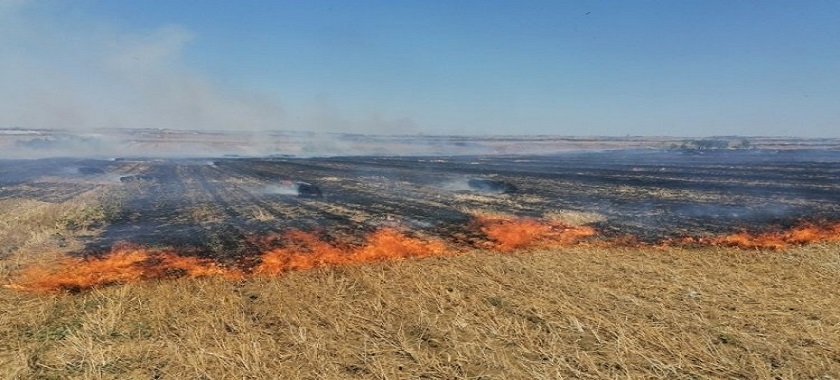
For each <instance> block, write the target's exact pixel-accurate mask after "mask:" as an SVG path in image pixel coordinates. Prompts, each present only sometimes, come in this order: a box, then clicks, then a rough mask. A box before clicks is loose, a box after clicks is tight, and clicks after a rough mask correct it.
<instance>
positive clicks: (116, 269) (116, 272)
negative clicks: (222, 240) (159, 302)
mask: <svg viewBox="0 0 840 380" xmlns="http://www.w3.org/2000/svg"><path fill="white" fill-rule="evenodd" d="M203 276H223V277H226V278H231V279H233V278H240V277H242V272H240V271H238V270H236V269H228V268H224V267H222V266H221V265H219V264H217V263H215V262H213V261H211V260H206V259H200V258H196V257H188V256H179V255H178V254H176V253H175V252H170V251H154V250H149V249H146V248H143V247H139V246H129V245H121V246H118V247H115V248H114V249H112V251H111V252H110V253H108V254H107V255H105V256H103V257H97V258H88V259H76V258H66V259H64V260H62V261H60V262H59V263H57V264H55V265H50V266H47V265H36V266H33V267H29V268H27V269H26V270H24V271H23V272H22V273H21V275H20V276H19V278H18V281H17V282H16V284H15V287H16V288H23V289H28V290H33V291H36V292H47V291H53V290H69V291H80V290H85V289H89V288H92V287H95V286H99V285H109V284H123V283H129V282H137V281H142V280H147V279H154V278H171V277H203Z"/></svg>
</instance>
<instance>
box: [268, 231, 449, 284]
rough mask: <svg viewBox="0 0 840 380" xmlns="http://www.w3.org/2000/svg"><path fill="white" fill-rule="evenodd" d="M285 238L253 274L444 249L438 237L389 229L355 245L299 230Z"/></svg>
mask: <svg viewBox="0 0 840 380" xmlns="http://www.w3.org/2000/svg"><path fill="white" fill-rule="evenodd" d="M287 238H288V241H289V243H290V244H289V246H287V247H284V248H277V249H273V250H270V251H268V252H266V253H265V254H264V255H263V256H262V262H261V263H260V264H259V265H258V266H257V267H256V268H255V269H254V273H255V274H260V275H276V274H281V273H283V272H287V271H290V270H306V269H313V268H320V267H324V266H329V265H344V264H351V263H366V262H371V261H379V260H388V259H402V258H408V257H429V256H439V255H443V254H445V253H447V252H448V251H447V246H446V244H444V243H443V242H442V241H440V240H437V239H428V240H423V239H419V238H413V237H409V236H406V235H405V234H403V233H401V232H399V231H396V230H394V229H390V228H386V229H382V230H379V231H376V232H374V233H373V234H372V235H371V236H370V237H368V239H367V242H366V243H365V244H364V245H362V246H361V247H356V248H352V247H349V248H342V247H339V246H337V245H333V244H329V243H327V242H324V241H322V240H320V239H319V238H318V237H317V236H316V235H314V234H311V233H307V232H301V231H293V232H290V233H289V234H287Z"/></svg>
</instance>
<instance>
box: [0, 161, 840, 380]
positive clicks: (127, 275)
mask: <svg viewBox="0 0 840 380" xmlns="http://www.w3.org/2000/svg"><path fill="white" fill-rule="evenodd" d="M0 210H2V220H0V232H2V236H3V237H2V241H0V275H2V276H3V281H4V284H5V286H4V287H3V288H2V289H0V295H2V300H0V301H2V303H3V304H4V306H5V307H4V308H2V309H3V311H2V312H0V341H2V342H3V343H0V352H3V354H0V369H2V371H3V373H6V374H9V375H10V376H11V377H12V378H146V379H148V378H207V379H213V378H231V377H236V378H240V377H241V378H265V377H267V376H268V377H275V376H282V377H292V378H562V377H569V378H618V377H622V378H624V377H653V378H702V377H725V378H757V377H758V378H764V377H781V378H834V377H836V374H837V373H840V346H838V344H837V342H840V320H838V319H837V316H838V315H840V307H838V304H837V303H836V302H835V300H836V299H837V298H838V297H840V293H838V289H840V288H838V287H837V278H838V275H840V255H838V253H837V252H838V248H837V241H838V240H840V239H838V237H840V227H838V226H840V225H838V221H840V152H838V151H835V150H792V149H782V150H777V149H743V150H709V151H697V150H657V149H643V150H614V151H591V152H572V153H562V154H552V155H509V156H508V155H476V156H410V157H409V156H341V157H316V158H295V157H208V158H189V159H175V158H140V157H124V158H123V157H120V158H109V159H81V158H62V159H56V158H50V159H27V160H3V161H2V162H0ZM348 264H349V265H348ZM303 269H311V270H303ZM832 376H834V377H832Z"/></svg>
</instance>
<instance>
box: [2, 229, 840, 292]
mask: <svg viewBox="0 0 840 380" xmlns="http://www.w3.org/2000/svg"><path fill="white" fill-rule="evenodd" d="M466 227H467V229H466V230H465V231H470V233H469V234H467V235H471V236H465V235H464V234H463V233H461V234H460V236H453V237H450V238H449V239H442V238H433V237H423V236H412V234H411V233H409V232H404V231H400V230H398V229H394V228H382V229H379V230H376V231H374V232H373V233H371V234H370V235H369V236H368V237H367V238H366V240H365V241H364V243H362V244H350V243H346V242H329V241H325V240H324V239H322V238H321V237H319V236H318V234H316V233H312V232H304V231H291V232H288V233H286V234H285V235H283V236H282V237H281V238H280V239H279V240H280V241H282V244H283V245H282V246H280V247H276V248H271V249H267V250H266V251H265V252H263V253H262V254H261V255H260V257H259V260H258V261H257V262H256V264H253V265H248V264H246V263H242V265H239V266H231V265H223V264H220V263H218V262H216V261H213V260H210V259H204V258H197V257H191V256H183V255H181V254H179V252H178V251H177V250H174V249H151V248H147V247H142V246H137V245H131V244H122V245H119V246H115V247H114V248H112V250H111V251H110V252H109V253H107V254H105V255H104V256H100V257H92V258H87V259H78V258H66V259H64V260H62V261H60V262H58V263H55V264H53V265H37V266H33V267H29V268H26V269H24V270H23V271H22V272H21V273H20V274H19V275H18V276H17V278H16V280H15V281H14V282H13V283H12V284H10V285H7V287H10V288H13V289H18V290H23V291H30V292H38V293H46V292H55V291H70V292H79V291H84V290H87V289H91V288H95V287H99V286H106V285H112V284H123V283H135V282H141V281H147V280H156V279H167V278H180V277H188V278H195V277H211V276H212V277H223V278H226V279H231V280H237V279H242V278H245V277H249V276H277V275H282V274H284V273H287V272H290V271H300V270H310V269H316V268H323V267H330V266H341V265H353V264H364V263H370V262H376V261H387V260H401V259H411V258H426V257H435V256H445V255H457V254H461V253H466V252H470V251H475V250H476V249H482V250H486V251H490V252H497V253H498V252H515V251H525V250H533V249H541V248H542V249H552V248H555V249H556V248H561V247H569V246H575V245H591V246H599V247H621V246H632V247H636V248H645V247H647V248H650V249H659V248H663V247H665V248H667V247H674V246H681V247H698V246H706V247H708V246H717V247H734V248H740V249H762V250H781V249H786V248H789V247H792V246H800V245H805V244H810V243H817V242H838V241H840V223H828V224H825V225H819V224H814V223H807V224H802V225H799V226H795V227H793V228H790V229H786V230H778V231H773V232H759V233H750V232H746V231H745V232H739V233H735V234H727V235H721V236H705V237H685V238H680V239H666V240H663V241H660V242H657V243H654V244H644V243H640V241H639V240H638V239H634V238H632V237H631V238H627V237H622V238H599V237H598V236H597V231H596V230H595V228H593V227H591V226H572V225H568V224H564V223H562V222H558V221H552V220H543V219H533V218H515V217H506V216H500V215H485V216H478V217H476V218H475V219H474V220H473V221H471V222H470V223H469V224H468V225H467V226H466Z"/></svg>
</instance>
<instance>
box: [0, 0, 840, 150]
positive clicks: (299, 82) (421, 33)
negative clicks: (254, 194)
mask: <svg viewBox="0 0 840 380" xmlns="http://www.w3.org/2000/svg"><path fill="white" fill-rule="evenodd" d="M0 21H2V22H0V25H6V26H5V28H4V30H0V35H2V37H0V54H2V55H3V56H5V57H8V58H9V59H4V60H3V61H4V62H0V68H2V69H3V72H4V73H5V74H0V86H2V87H0V88H2V89H0V101H2V104H4V105H0V124H5V125H11V126H21V127H49V126H51V125H52V126H55V127H59V126H61V127H69V128H96V127H162V128H183V129H214V130H218V129H225V130H267V129H292V130H313V131H322V132H362V133H408V134H416V133H425V134H555V135H610V136H623V135H666V136H710V135H776V136H780V135H781V136H801V137H840V75H839V74H840V26H838V25H840V2H837V1H602V2H595V1H579V2H563V1H357V2H347V1H340V2H339V1H336V2H314V1H312V2H304V1H296V2H281V1H236V2H231V1H150V0H144V1H104V0H102V1H94V0H80V1H73V2H70V1H40V2H36V1H27V0H0ZM0 28H3V27H2V26H0ZM12 124H13V125H12ZM55 124H61V125H55Z"/></svg>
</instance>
